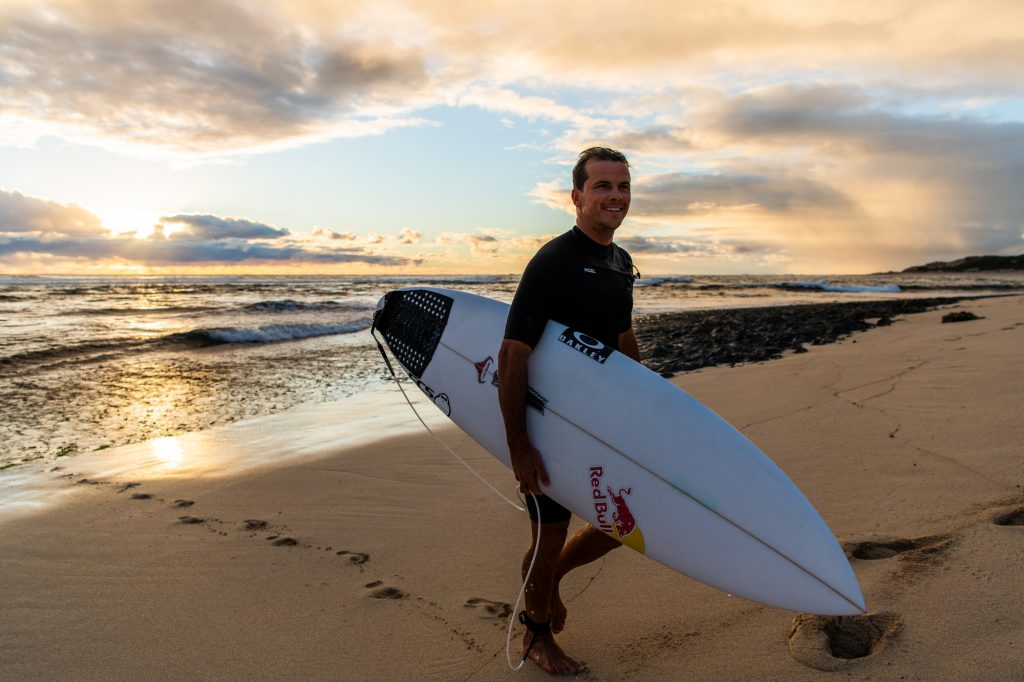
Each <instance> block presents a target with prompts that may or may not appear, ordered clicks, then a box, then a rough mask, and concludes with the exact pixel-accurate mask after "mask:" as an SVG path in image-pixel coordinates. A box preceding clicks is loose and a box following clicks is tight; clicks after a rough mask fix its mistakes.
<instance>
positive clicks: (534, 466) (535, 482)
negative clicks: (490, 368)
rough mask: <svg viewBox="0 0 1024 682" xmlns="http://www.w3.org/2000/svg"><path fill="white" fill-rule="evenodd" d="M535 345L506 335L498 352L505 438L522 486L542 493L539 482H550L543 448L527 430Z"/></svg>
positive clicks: (499, 389) (533, 491)
mask: <svg viewBox="0 0 1024 682" xmlns="http://www.w3.org/2000/svg"><path fill="white" fill-rule="evenodd" d="M531 352H533V349H532V348H530V346H529V345H527V344H525V343H523V342H522V341H516V340H514V339H505V340H504V341H503V342H502V344H501V350H500V351H499V352H498V402H499V404H500V405H501V415H502V417H503V418H504V420H505V438H506V440H507V442H508V454H509V457H510V458H511V460H512V471H513V472H514V473H515V475H516V480H517V481H519V490H520V491H522V492H524V493H525V492H531V493H535V494H538V495H539V494H542V493H543V491H542V490H541V489H540V484H541V483H543V484H544V485H550V484H551V481H550V480H549V479H548V473H547V471H545V469H544V461H543V460H542V459H541V455H540V452H538V451H537V449H536V448H534V447H533V444H532V443H531V442H530V436H529V434H528V433H527V431H526V398H527V396H528V395H529V390H530V389H529V380H528V376H527V369H526V361H527V359H528V358H529V357H530V353H531Z"/></svg>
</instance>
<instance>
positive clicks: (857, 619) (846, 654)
mask: <svg viewBox="0 0 1024 682" xmlns="http://www.w3.org/2000/svg"><path fill="white" fill-rule="evenodd" d="M902 625H903V618H902V617H901V616H900V615H899V614H896V613H891V612H885V613H869V614H866V615H863V616H811V615H808V614H806V613H801V614H799V615H797V616H794V617H793V621H792V623H791V624H790V628H789V654H790V655H791V656H792V657H793V658H795V659H796V660H797V661H799V662H800V663H803V664H804V665H806V666H807V667H809V668H814V669H815V670H825V671H832V670H839V669H840V668H843V667H845V666H848V665H850V663H851V662H852V661H854V660H856V659H859V658H866V657H868V656H874V655H875V654H877V653H878V652H880V651H882V649H884V648H885V644H886V642H887V641H888V640H889V639H891V638H892V637H893V635H895V634H896V633H897V632H898V631H899V629H900V626H902Z"/></svg>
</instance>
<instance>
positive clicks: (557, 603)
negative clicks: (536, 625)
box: [548, 585, 568, 635]
mask: <svg viewBox="0 0 1024 682" xmlns="http://www.w3.org/2000/svg"><path fill="white" fill-rule="evenodd" d="M567 613H568V611H567V610H566V608H565V604H563V603H562V595H561V593H560V591H559V587H558V585H555V586H554V588H553V589H552V590H551V605H550V606H549V607H548V614H549V616H550V618H551V632H554V633H555V634H556V635H557V634H558V633H559V632H561V631H562V630H564V629H565V617H566V615H567Z"/></svg>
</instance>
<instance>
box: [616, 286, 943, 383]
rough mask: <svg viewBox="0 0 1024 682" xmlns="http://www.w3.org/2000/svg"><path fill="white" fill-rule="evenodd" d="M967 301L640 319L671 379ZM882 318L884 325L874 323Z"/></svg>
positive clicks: (645, 345) (652, 355)
mask: <svg viewBox="0 0 1024 682" xmlns="http://www.w3.org/2000/svg"><path fill="white" fill-rule="evenodd" d="M961 300H963V297H944V298H916V299H901V300H888V301H857V302H850V303H812V304H807V305H790V306H778V307H769V308H739V309H724V310H722V309H719V310H693V311H686V312H680V313H663V314H657V315H643V316H638V317H637V319H636V325H635V327H636V335H637V341H638V343H639V345H640V359H641V361H642V362H643V363H644V365H646V366H647V367H649V368H650V369H652V370H654V371H655V372H658V373H660V374H662V375H663V376H671V375H672V374H674V373H675V372H686V371H692V370H695V369H700V368H701V367H712V366H715V365H735V364H739V363H745V362H762V361H765V360H771V359H774V358H778V357H781V356H782V355H783V353H786V352H788V351H795V352H803V351H806V348H804V345H805V344H810V345H815V346H817V345H823V344H826V343H833V342H835V341H838V340H840V339H843V338H846V337H847V336H849V335H850V334H852V333H854V332H858V331H864V330H866V329H871V328H873V327H875V326H884V325H885V324H887V323H889V321H890V320H891V318H893V317H895V316H898V315H910V314H913V313H920V312H924V311H926V310H930V309H932V308H936V307H938V306H941V305H948V304H951V303H956V302H958V301H961ZM871 319H877V320H879V322H878V323H871V322H869V320H871Z"/></svg>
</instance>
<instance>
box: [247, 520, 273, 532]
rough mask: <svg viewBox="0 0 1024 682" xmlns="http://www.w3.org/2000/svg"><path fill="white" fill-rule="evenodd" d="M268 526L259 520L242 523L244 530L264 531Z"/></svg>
mask: <svg viewBox="0 0 1024 682" xmlns="http://www.w3.org/2000/svg"><path fill="white" fill-rule="evenodd" d="M269 525H270V524H269V523H267V522H266V521H262V520H260V519H246V520H245V521H243V522H242V527H243V528H245V529H246V530H254V531H255V530H266V529H267V527H268V526H269Z"/></svg>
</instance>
